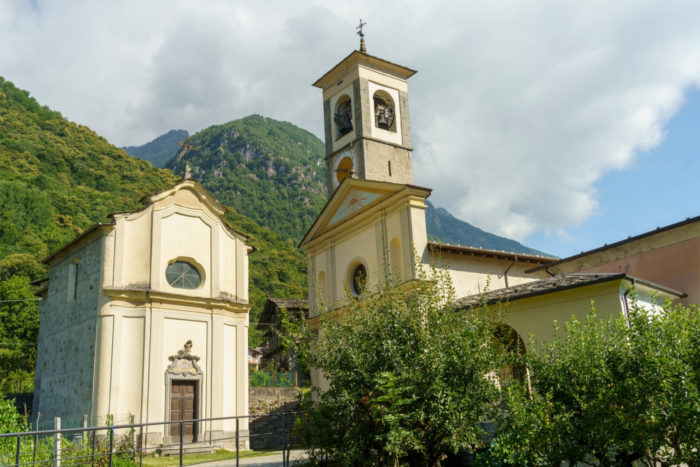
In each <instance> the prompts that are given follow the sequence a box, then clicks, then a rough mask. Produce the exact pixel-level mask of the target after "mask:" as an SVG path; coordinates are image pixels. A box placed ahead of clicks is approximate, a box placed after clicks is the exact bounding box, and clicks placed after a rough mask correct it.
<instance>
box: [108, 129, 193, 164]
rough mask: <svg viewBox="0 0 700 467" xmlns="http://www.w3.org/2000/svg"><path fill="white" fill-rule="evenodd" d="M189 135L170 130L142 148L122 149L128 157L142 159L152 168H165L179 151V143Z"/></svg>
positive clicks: (126, 147)
mask: <svg viewBox="0 0 700 467" xmlns="http://www.w3.org/2000/svg"><path fill="white" fill-rule="evenodd" d="M188 135H189V133H188V132H187V130H170V131H169V132H167V133H165V134H164V135H160V136H159V137H157V138H156V139H154V140H153V141H149V142H148V143H146V144H144V145H142V146H125V147H123V148H122V149H123V150H124V151H126V153H127V154H129V155H130V156H134V157H138V158H140V159H144V160H147V161H149V162H150V163H151V164H153V166H154V167H165V164H166V163H167V162H168V161H169V160H170V159H172V158H173V157H174V156H175V154H177V152H178V151H179V150H180V146H179V145H178V144H177V143H181V142H182V141H184V139H185V138H186V137H187V136H188Z"/></svg>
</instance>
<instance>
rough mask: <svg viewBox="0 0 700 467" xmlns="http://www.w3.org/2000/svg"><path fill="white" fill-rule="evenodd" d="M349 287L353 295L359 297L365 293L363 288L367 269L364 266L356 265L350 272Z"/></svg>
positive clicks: (365, 282) (365, 284)
mask: <svg viewBox="0 0 700 467" xmlns="http://www.w3.org/2000/svg"><path fill="white" fill-rule="evenodd" d="M350 285H351V286H352V292H353V293H354V294H355V295H360V294H362V292H364V291H365V287H366V286H367V269H365V265H364V264H358V265H357V266H355V269H353V270H352V276H351V277H350Z"/></svg>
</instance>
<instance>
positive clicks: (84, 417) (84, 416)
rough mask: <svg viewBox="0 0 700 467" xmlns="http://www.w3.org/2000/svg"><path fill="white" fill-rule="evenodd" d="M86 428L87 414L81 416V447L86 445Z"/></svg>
mask: <svg viewBox="0 0 700 467" xmlns="http://www.w3.org/2000/svg"><path fill="white" fill-rule="evenodd" d="M87 426H88V416H87V414H83V442H82V445H83V446H85V445H86V444H87V436H88V431H87Z"/></svg>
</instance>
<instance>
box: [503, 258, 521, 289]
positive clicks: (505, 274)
mask: <svg viewBox="0 0 700 467" xmlns="http://www.w3.org/2000/svg"><path fill="white" fill-rule="evenodd" d="M517 260H518V257H517V256H516V257H515V259H514V260H513V262H512V263H510V266H508V267H507V268H506V270H505V271H503V279H504V280H505V281H506V287H508V271H510V268H512V267H513V265H515V262H516V261H517Z"/></svg>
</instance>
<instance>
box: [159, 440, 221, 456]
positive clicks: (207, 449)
mask: <svg viewBox="0 0 700 467" xmlns="http://www.w3.org/2000/svg"><path fill="white" fill-rule="evenodd" d="M217 449H221V447H220V446H217V445H216V443H211V444H210V443H209V442H201V443H190V444H185V445H184V446H182V452H183V453H184V454H211V453H213V452H214V451H215V450H217ZM160 452H161V454H162V455H163V456H177V455H179V454H180V446H179V445H177V444H169V445H167V446H162V447H161V448H160Z"/></svg>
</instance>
